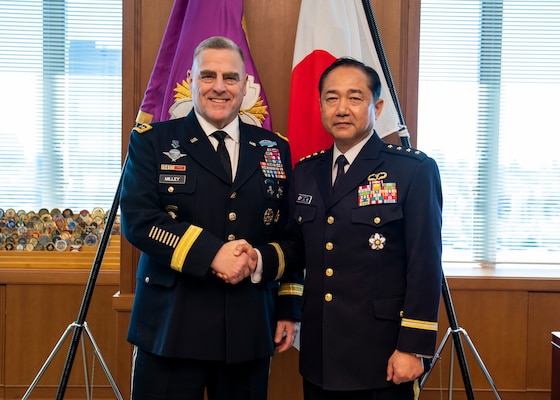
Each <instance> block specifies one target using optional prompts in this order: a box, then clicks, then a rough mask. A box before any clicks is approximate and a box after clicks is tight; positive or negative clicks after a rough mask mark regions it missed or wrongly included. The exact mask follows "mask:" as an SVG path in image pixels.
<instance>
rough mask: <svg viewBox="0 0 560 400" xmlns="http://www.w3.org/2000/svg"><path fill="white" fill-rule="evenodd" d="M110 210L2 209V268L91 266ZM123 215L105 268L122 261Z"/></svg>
mask: <svg viewBox="0 0 560 400" xmlns="http://www.w3.org/2000/svg"><path fill="white" fill-rule="evenodd" d="M106 217H107V213H106V212H105V211H104V210H103V209H102V208H94V209H93V210H91V211H88V210H81V211H80V212H79V213H75V212H73V211H72V210H70V209H65V210H63V211H60V210H59V209H53V210H51V211H49V210H47V209H41V210H39V211H37V212H35V211H24V210H20V211H16V210H15V209H13V208H8V209H6V210H4V209H1V208H0V268H62V269H66V268H89V267H91V265H92V264H93V261H94V260H95V256H96V254H97V250H98V247H99V246H98V245H99V239H100V238H101V235H102V234H103V231H104V229H105V220H106ZM119 254H120V218H119V217H118V216H117V217H116V218H115V222H114V224H113V226H112V230H111V236H110V239H109V244H108V246H107V247H106V249H105V252H104V254H100V256H102V257H103V268H104V269H118V268H119V263H120V256H119Z"/></svg>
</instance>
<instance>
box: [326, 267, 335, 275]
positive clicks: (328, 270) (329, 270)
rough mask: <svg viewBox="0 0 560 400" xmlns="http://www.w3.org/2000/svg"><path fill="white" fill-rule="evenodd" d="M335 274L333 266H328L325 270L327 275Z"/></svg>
mask: <svg viewBox="0 0 560 400" xmlns="http://www.w3.org/2000/svg"><path fill="white" fill-rule="evenodd" d="M333 274H334V271H333V269H332V268H327V269H326V270H325V275H327V276H333Z"/></svg>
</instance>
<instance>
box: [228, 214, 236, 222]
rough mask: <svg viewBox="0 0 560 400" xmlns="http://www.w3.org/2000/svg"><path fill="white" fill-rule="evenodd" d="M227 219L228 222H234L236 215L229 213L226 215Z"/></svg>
mask: <svg viewBox="0 0 560 400" xmlns="http://www.w3.org/2000/svg"><path fill="white" fill-rule="evenodd" d="M228 218H229V220H230V221H235V220H236V219H237V214H236V213H234V212H230V213H229V214H228Z"/></svg>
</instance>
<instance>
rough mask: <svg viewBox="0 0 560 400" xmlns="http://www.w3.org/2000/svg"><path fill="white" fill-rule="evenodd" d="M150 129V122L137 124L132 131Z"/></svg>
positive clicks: (146, 130) (141, 131)
mask: <svg viewBox="0 0 560 400" xmlns="http://www.w3.org/2000/svg"><path fill="white" fill-rule="evenodd" d="M150 129H152V125H150V124H137V125H136V126H135V127H134V128H132V130H133V131H136V132H138V133H144V132H148V131H149V130H150Z"/></svg>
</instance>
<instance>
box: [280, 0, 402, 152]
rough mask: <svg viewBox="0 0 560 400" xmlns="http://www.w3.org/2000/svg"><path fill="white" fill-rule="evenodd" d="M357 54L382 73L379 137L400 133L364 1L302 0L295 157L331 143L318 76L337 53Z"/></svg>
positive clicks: (294, 93)
mask: <svg viewBox="0 0 560 400" xmlns="http://www.w3.org/2000/svg"><path fill="white" fill-rule="evenodd" d="M340 57H352V58H355V59H357V60H359V61H362V62H363V63H364V64H366V65H368V66H370V67H372V68H374V69H375V70H376V71H377V73H378V74H379V77H380V78H381V84H382V91H381V98H382V99H384V101H385V105H384V108H383V111H382V113H381V116H380V117H379V119H378V120H377V122H376V124H375V130H376V132H377V133H378V134H379V136H380V137H384V136H387V135H389V134H391V133H393V132H397V131H398V130H399V128H400V124H399V114H398V111H397V107H396V105H395V103H394V102H393V99H392V97H391V93H390V90H389V87H388V85H387V79H386V77H385V76H384V74H383V69H382V67H381V64H380V62H379V57H378V55H377V52H376V49H375V44H374V41H373V36H372V32H371V31H370V27H369V25H368V22H367V17H366V13H365V9H364V6H363V4H362V1H361V0H302V2H301V7H300V13H299V21H298V26H297V33H296V43H295V48H294V58H293V64H292V80H291V86H290V106H289V114H288V138H289V139H290V146H291V149H292V160H294V161H297V160H299V159H300V158H302V157H305V156H306V155H308V154H311V153H313V152H316V151H320V150H323V149H325V148H327V147H329V146H330V145H331V144H332V139H331V137H330V135H329V134H328V133H327V132H326V131H325V129H324V128H323V126H322V125H321V117H320V110H319V89H318V84H319V78H320V76H321V73H322V72H323V71H324V70H325V69H326V68H327V67H328V66H329V65H330V64H331V63H332V62H333V61H334V60H336V59H337V58H340Z"/></svg>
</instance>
